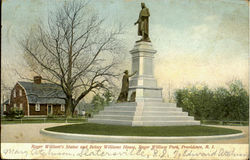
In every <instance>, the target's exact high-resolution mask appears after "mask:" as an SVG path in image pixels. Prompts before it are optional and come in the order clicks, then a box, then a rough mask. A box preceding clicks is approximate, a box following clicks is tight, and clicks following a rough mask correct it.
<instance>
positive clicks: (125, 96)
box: [117, 70, 136, 103]
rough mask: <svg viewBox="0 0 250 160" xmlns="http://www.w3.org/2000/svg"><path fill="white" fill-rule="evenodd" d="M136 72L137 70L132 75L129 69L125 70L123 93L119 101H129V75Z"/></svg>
mask: <svg viewBox="0 0 250 160" xmlns="http://www.w3.org/2000/svg"><path fill="white" fill-rule="evenodd" d="M135 74H136V71H135V72H134V73H133V74H131V75H129V74H128V70H126V71H124V76H123V78H122V89H121V93H120V95H119V97H118V99H117V103H120V102H127V100H128V89H129V77H132V76H133V75H135Z"/></svg>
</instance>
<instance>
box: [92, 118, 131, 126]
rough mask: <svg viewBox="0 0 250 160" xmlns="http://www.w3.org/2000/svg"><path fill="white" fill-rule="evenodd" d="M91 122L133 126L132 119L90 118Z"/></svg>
mask: <svg viewBox="0 0 250 160" xmlns="http://www.w3.org/2000/svg"><path fill="white" fill-rule="evenodd" d="M88 122H89V123H98V124H112V125H126V126H132V121H131V120H130V121H128V120H113V119H88Z"/></svg>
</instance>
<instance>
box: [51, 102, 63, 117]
mask: <svg viewBox="0 0 250 160" xmlns="http://www.w3.org/2000/svg"><path fill="white" fill-rule="evenodd" d="M53 115H64V111H61V105H59V104H56V105H53Z"/></svg>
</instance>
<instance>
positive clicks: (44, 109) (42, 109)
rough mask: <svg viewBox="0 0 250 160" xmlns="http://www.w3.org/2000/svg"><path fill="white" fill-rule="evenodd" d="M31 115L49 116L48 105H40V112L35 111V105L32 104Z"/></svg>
mask: <svg viewBox="0 0 250 160" xmlns="http://www.w3.org/2000/svg"><path fill="white" fill-rule="evenodd" d="M29 106H30V115H31V116H32V115H47V104H40V111H36V110H35V106H36V105H35V104H30V105H29Z"/></svg>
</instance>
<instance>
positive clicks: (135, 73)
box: [128, 71, 137, 77]
mask: <svg viewBox="0 0 250 160" xmlns="http://www.w3.org/2000/svg"><path fill="white" fill-rule="evenodd" d="M136 73H137V71H135V72H134V73H133V74H130V75H128V77H132V76H133V75H135V74H136Z"/></svg>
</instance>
